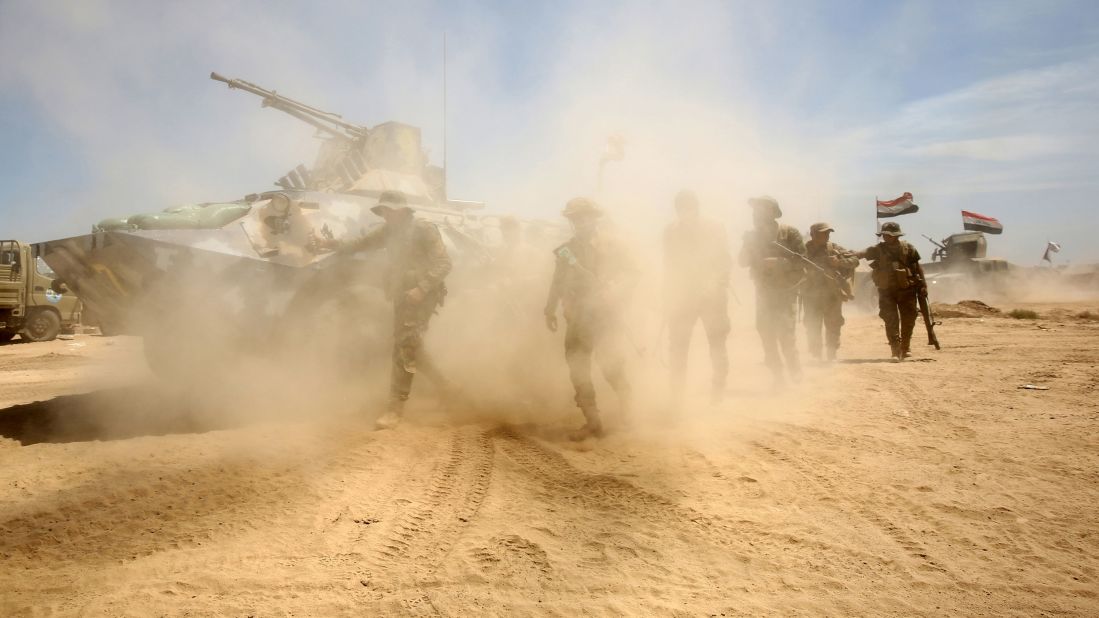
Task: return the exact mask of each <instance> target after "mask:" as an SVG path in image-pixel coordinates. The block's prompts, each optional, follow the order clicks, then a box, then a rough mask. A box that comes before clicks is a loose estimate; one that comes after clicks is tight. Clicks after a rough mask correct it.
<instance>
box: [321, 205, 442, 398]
mask: <svg viewBox="0 0 1099 618" xmlns="http://www.w3.org/2000/svg"><path fill="white" fill-rule="evenodd" d="M409 216H410V219H409V220H408V221H406V222H404V223H401V224H397V225H395V224H389V223H387V224H384V225H381V226H379V227H376V228H374V229H373V230H371V231H369V232H367V233H366V235H364V236H362V237H361V238H358V239H356V240H353V241H350V242H347V243H344V244H342V245H341V246H340V250H341V251H343V252H357V251H368V250H371V249H380V248H385V250H386V253H387V254H388V258H389V269H388V271H387V273H386V283H385V288H386V297H387V298H389V299H390V300H392V301H393V369H392V374H391V378H390V388H389V397H390V407H391V409H393V408H396V409H400V408H401V406H402V405H403V403H404V401H406V400H407V399H408V395H409V392H410V391H411V390H412V378H413V376H414V375H415V374H416V372H417V370H418V369H419V370H420V371H422V372H423V373H425V374H426V375H427V376H428V377H429V378H432V379H433V381H439V380H441V376H440V375H439V372H438V370H437V369H436V368H435V365H434V364H433V363H432V362H431V359H430V358H429V357H428V356H427V355H426V354H424V351H423V349H422V346H423V335H424V332H425V331H426V330H427V325H428V321H429V320H430V319H431V316H432V315H434V314H435V311H436V309H437V308H438V307H439V306H440V305H442V303H443V299H444V297H445V296H446V285H445V284H444V280H445V279H446V276H447V274H448V273H449V272H450V267H451V263H450V256H449V255H448V254H447V250H446V246H445V245H444V244H443V238H442V235H441V234H440V233H439V228H438V227H436V226H435V224H433V223H429V222H427V221H422V220H419V219H415V218H411V214H410V215H409ZM413 288H419V289H420V291H421V292H422V293H423V299H422V300H421V301H420V302H418V303H414V302H412V301H411V300H409V299H408V297H407V292H408V291H410V290H412V289H413Z"/></svg>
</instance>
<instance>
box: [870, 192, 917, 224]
mask: <svg viewBox="0 0 1099 618" xmlns="http://www.w3.org/2000/svg"><path fill="white" fill-rule="evenodd" d="M877 202H878V218H879V219H885V218H886V217H896V216H898V215H907V214H909V213H913V212H916V211H918V210H919V209H920V207H919V206H917V205H916V204H914V203H913V202H912V194H911V193H905V194H904V195H902V196H900V197H898V198H897V199H895V200H889V201H886V202H883V201H881V200H877Z"/></svg>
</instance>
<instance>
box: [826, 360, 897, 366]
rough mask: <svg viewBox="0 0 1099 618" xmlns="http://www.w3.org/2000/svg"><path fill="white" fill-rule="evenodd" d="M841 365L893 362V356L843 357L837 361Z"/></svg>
mask: <svg viewBox="0 0 1099 618" xmlns="http://www.w3.org/2000/svg"><path fill="white" fill-rule="evenodd" d="M836 362H837V363H839V364H840V365H868V364H874V363H892V362H893V359H891V358H841V359H839V360H837V361H836Z"/></svg>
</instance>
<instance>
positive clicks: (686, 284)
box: [664, 191, 732, 406]
mask: <svg viewBox="0 0 1099 618" xmlns="http://www.w3.org/2000/svg"><path fill="white" fill-rule="evenodd" d="M675 212H676V216H677V220H676V222H675V223H672V224H671V225H669V226H668V227H667V228H666V229H665V230H664V309H665V314H666V318H667V320H668V340H669V347H670V348H671V354H670V356H671V362H670V364H671V374H672V376H671V377H672V398H673V401H674V402H675V404H676V405H677V406H678V405H679V404H681V403H682V399H683V390H684V382H685V378H686V372H687V352H688V351H689V349H690V345H691V332H692V331H693V330H694V327H695V323H697V322H698V321H699V320H701V321H702V327H703V328H704V329H705V330H706V339H707V341H708V342H709V347H710V365H711V370H712V372H713V373H712V376H711V391H710V399H711V401H712V402H714V403H717V402H719V401H721V399H722V398H723V397H724V394H725V380H726V378H727V377H728V374H729V355H728V350H727V348H726V340H727V339H728V337H729V271H730V269H731V267H732V257H731V256H730V255H729V238H728V236H727V235H726V233H725V227H724V226H723V225H721V224H720V223H718V222H717V221H711V220H709V219H704V218H702V217H700V216H699V208H698V197H696V196H695V194H694V192H693V191H680V192H679V194H678V195H676V196H675Z"/></svg>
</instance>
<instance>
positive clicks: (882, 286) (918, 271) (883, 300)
mask: <svg viewBox="0 0 1099 618" xmlns="http://www.w3.org/2000/svg"><path fill="white" fill-rule="evenodd" d="M877 235H878V236H879V237H880V238H881V242H879V243H878V244H876V245H874V246H872V247H869V248H868V249H866V250H865V251H862V252H860V253H859V254H858V256H859V257H860V258H863V259H866V260H870V268H871V269H872V272H871V277H872V278H873V280H874V285H875V286H876V287H877V288H878V316H879V317H880V318H881V319H882V322H883V323H884V324H885V336H886V339H887V340H888V341H889V350H890V354H891V355H892V357H893V360H894V361H897V362H899V361H902V360H904V359H905V358H908V357H909V356H911V355H912V354H911V351H910V350H911V344H912V329H913V328H914V327H915V324H916V314H917V313H918V309H917V295H918V294H921V293H922V294H926V293H927V288H926V287H925V286H926V283H925V282H926V279H925V278H924V272H923V267H922V266H920V253H919V251H917V250H916V248H915V247H913V246H912V245H910V244H909V243H907V242H905V241H903V240H901V238H900V237H901V236H904V232H902V231H901V226H900V225H899V224H897V223H894V222H892V221H890V222H888V223H883V224H882V226H881V231H880V232H877Z"/></svg>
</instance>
